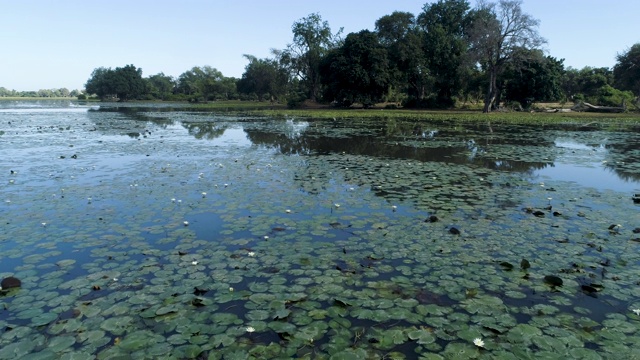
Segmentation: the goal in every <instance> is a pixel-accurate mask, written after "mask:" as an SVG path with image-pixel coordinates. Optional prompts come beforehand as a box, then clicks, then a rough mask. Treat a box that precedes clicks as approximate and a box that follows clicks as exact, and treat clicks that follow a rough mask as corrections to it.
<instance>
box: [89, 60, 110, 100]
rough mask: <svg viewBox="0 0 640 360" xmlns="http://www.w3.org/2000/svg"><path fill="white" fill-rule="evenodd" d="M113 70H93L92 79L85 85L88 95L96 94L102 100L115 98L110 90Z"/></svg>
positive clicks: (103, 68)
mask: <svg viewBox="0 0 640 360" xmlns="http://www.w3.org/2000/svg"><path fill="white" fill-rule="evenodd" d="M112 72H113V70H111V69H108V68H105V67H99V68H96V69H94V70H93V72H92V73H91V77H89V80H87V82H86V83H85V84H84V88H85V91H86V92H87V94H96V95H98V97H100V99H105V98H107V97H110V96H115V93H113V92H112V89H111V88H110V84H109V82H110V77H111V73H112Z"/></svg>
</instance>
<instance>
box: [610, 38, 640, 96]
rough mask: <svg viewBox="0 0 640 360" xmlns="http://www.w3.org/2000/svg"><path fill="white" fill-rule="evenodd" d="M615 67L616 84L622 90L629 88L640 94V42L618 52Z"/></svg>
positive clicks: (637, 94)
mask: <svg viewBox="0 0 640 360" xmlns="http://www.w3.org/2000/svg"><path fill="white" fill-rule="evenodd" d="M617 60H618V62H617V63H616V65H615V66H614V67H613V78H614V84H615V85H616V86H617V87H618V88H619V89H620V90H629V91H631V92H633V93H634V94H635V95H636V96H640V43H637V44H634V45H633V46H631V48H629V49H628V50H627V51H625V52H623V53H621V54H618V56H617Z"/></svg>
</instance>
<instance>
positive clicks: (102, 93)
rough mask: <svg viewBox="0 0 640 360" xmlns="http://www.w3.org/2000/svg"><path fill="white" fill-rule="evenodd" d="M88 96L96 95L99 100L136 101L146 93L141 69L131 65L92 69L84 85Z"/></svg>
mask: <svg viewBox="0 0 640 360" xmlns="http://www.w3.org/2000/svg"><path fill="white" fill-rule="evenodd" d="M85 89H86V91H87V93H89V94H96V95H98V97H100V98H101V99H106V98H110V97H115V98H118V100H119V101H127V100H132V99H136V98H138V97H140V96H142V95H143V94H145V92H146V82H145V81H144V79H143V78H142V69H139V68H136V67H135V66H133V65H126V66H125V67H121V68H120V67H118V68H115V70H112V69H111V68H104V67H100V68H97V69H94V70H93V72H92V73H91V77H90V78H89V80H87V82H86V83H85Z"/></svg>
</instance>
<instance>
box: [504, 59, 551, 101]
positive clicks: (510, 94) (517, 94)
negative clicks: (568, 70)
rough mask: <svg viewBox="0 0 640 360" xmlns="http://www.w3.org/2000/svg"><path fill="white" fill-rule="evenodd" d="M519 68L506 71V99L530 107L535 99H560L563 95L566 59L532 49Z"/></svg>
mask: <svg viewBox="0 0 640 360" xmlns="http://www.w3.org/2000/svg"><path fill="white" fill-rule="evenodd" d="M529 52H530V54H528V55H527V56H526V60H524V62H523V63H522V64H521V65H522V66H519V67H518V68H511V67H509V68H508V70H506V71H505V82H506V84H505V93H506V94H505V99H506V100H511V101H517V102H519V103H520V105H521V106H522V107H523V108H528V107H529V105H531V103H532V102H534V101H558V100H561V99H562V97H563V91H562V86H561V85H562V77H563V76H564V64H563V62H564V60H563V59H561V60H558V59H556V58H554V57H551V56H544V54H543V52H542V51H541V50H530V51H529Z"/></svg>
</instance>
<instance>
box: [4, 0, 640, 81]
mask: <svg viewBox="0 0 640 360" xmlns="http://www.w3.org/2000/svg"><path fill="white" fill-rule="evenodd" d="M427 2H430V1H429V0H420V1H418V0H398V1H390V0H386V1H384V0H324V1H323V0H315V1H307V0H279V1H275V0H244V1H220V0H217V1H214V0H209V1H204V0H181V1H177V0H174V1H166V0H153V1H151V0H126V1H125V0H110V1H93V0H83V1H76V0H19V1H18V0H0V24H2V31H0V52H1V53H0V87H5V88H7V89H15V90H18V91H25V90H38V89H49V88H61V87H66V88H68V89H70V90H73V89H82V88H83V87H84V83H85V82H86V81H87V79H88V78H89V76H90V75H91V72H92V71H93V69H95V68H97V67H101V66H104V67H111V68H115V67H119V66H125V65H127V64H133V65H135V66H136V67H139V68H142V70H143V76H149V75H154V74H157V73H159V72H164V73H165V74H166V75H171V76H175V77H177V76H179V75H180V74H181V73H183V72H185V71H186V70H189V69H191V68H192V67H194V66H204V65H210V66H212V67H214V68H217V69H218V70H220V71H221V72H222V73H223V74H224V75H225V76H233V77H240V76H241V75H242V73H243V71H244V67H245V65H246V64H247V61H246V59H245V58H244V57H243V56H242V55H243V54H251V55H255V56H257V57H259V58H262V57H268V56H270V49H271V48H276V49H283V48H285V47H286V45H287V44H288V43H289V42H291V39H292V33H291V25H292V24H293V23H294V22H295V21H297V20H299V19H301V18H303V17H305V16H307V15H309V14H311V13H314V12H318V13H320V15H321V16H322V18H323V19H324V20H327V21H328V22H329V25H330V26H331V28H332V29H333V30H334V31H336V30H338V29H339V28H340V27H344V35H346V34H348V33H350V32H357V31H360V30H363V29H370V30H373V29H374V24H375V21H376V20H377V19H379V18H380V17H382V16H384V15H389V14H391V13H392V12H393V11H396V10H398V11H408V12H411V13H413V14H415V15H418V14H419V13H420V12H421V11H422V7H423V6H424V4H425V3H427ZM470 2H471V5H472V6H474V5H475V0H471V1H470ZM522 8H523V10H524V11H525V12H526V13H528V14H530V15H532V16H533V17H534V18H536V19H539V20H540V27H539V32H540V34H541V35H542V36H543V37H545V38H546V39H547V41H548V43H547V45H546V49H547V51H548V55H551V56H554V57H557V58H564V59H565V66H572V67H575V68H582V67H584V66H595V67H612V66H613V65H614V64H615V56H616V54H617V53H619V52H623V51H625V50H626V49H628V48H629V47H630V46H631V45H633V44H635V43H637V42H640V25H638V14H640V1H638V0H610V1H604V0H524V1H523V5H522Z"/></svg>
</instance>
